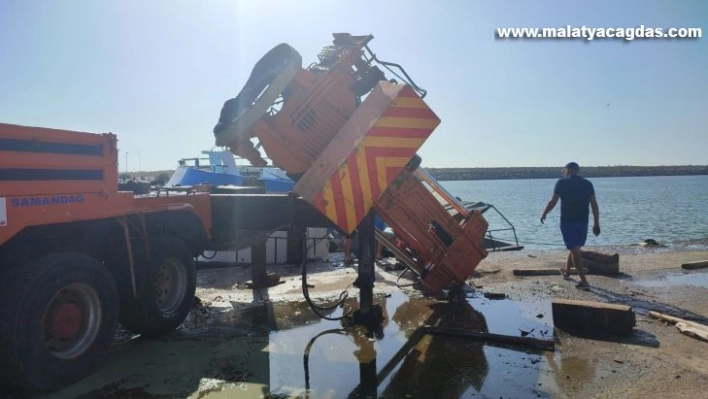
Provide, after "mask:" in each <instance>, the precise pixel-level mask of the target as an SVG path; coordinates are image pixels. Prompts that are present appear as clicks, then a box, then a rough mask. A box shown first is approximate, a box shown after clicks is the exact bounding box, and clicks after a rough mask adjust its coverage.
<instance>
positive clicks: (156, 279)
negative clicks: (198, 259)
mask: <svg viewBox="0 0 708 399" xmlns="http://www.w3.org/2000/svg"><path fill="white" fill-rule="evenodd" d="M136 267H144V268H145V270H144V272H145V274H144V275H145V276H146V280H145V281H144V282H143V284H140V285H139V286H140V287H142V289H141V291H140V292H138V297H137V298H133V297H132V295H126V298H124V299H123V302H122V303H121V313H120V322H121V324H122V325H123V327H125V328H127V329H128V330H130V331H132V332H134V333H138V334H143V335H147V336H156V335H160V334H162V333H165V332H168V331H171V330H174V329H175V328H177V327H178V326H179V325H180V324H182V322H183V321H184V319H185V317H187V313H189V309H190V308H191V306H192V301H193V300H194V291H195V290H196V287H197V272H196V269H195V266H194V258H193V257H192V254H191V253H190V252H189V250H188V249H187V245H186V244H185V243H184V241H182V240H180V239H178V238H175V237H156V238H155V239H153V240H152V243H151V245H150V261H149V262H147V263H146V264H144V265H136Z"/></svg>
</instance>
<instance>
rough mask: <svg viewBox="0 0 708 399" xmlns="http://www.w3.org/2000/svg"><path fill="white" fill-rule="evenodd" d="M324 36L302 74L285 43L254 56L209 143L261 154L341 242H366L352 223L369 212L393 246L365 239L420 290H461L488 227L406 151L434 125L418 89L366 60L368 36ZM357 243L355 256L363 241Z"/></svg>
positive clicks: (480, 255) (364, 230)
mask: <svg viewBox="0 0 708 399" xmlns="http://www.w3.org/2000/svg"><path fill="white" fill-rule="evenodd" d="M333 36H334V40H333V41H332V44H331V45H328V46H325V47H324V48H323V49H322V51H321V52H320V54H319V55H318V59H319V61H318V62H316V63H313V64H311V65H309V66H308V67H307V68H303V67H302V57H301V56H300V54H299V53H298V52H297V51H296V50H295V49H294V48H292V47H291V46H289V45H288V44H286V43H282V44H279V45H277V46H275V47H274V48H273V49H272V50H270V51H269V52H268V53H266V54H265V55H264V56H263V57H262V58H261V59H260V60H259V61H258V62H257V63H256V65H255V66H254V68H253V70H252V72H251V75H250V76H249V79H248V80H247V81H246V83H245V85H244V87H243V89H242V90H241V91H240V93H239V94H238V95H237V96H236V97H235V98H232V99H229V100H228V101H226V102H225V103H224V106H223V107H222V110H221V114H220V117H219V120H218V123H217V124H216V126H215V127H214V129H213V132H214V135H215V141H216V144H217V145H220V146H226V147H228V148H229V149H230V150H231V151H232V152H233V153H234V154H236V155H240V156H242V157H244V158H247V159H249V160H250V161H251V162H252V163H253V164H254V165H260V164H264V163H265V161H264V160H263V158H262V154H261V152H260V151H259V150H260V149H261V147H262V150H263V151H264V152H265V154H267V155H268V157H270V159H271V160H272V161H273V163H274V164H275V165H276V166H278V167H280V168H282V169H283V170H285V171H286V172H287V173H288V174H289V175H290V176H291V177H292V178H293V179H294V180H295V181H296V185H295V187H294V189H293V191H294V192H295V193H296V194H297V195H299V196H301V197H302V198H303V199H304V200H305V201H307V202H309V203H311V204H312V205H313V206H314V207H315V208H317V209H318V210H320V212H322V213H323V214H324V215H326V216H327V217H328V218H329V220H331V221H332V223H334V224H335V225H337V226H338V227H339V228H340V229H341V230H343V231H344V232H345V233H348V234H351V233H352V232H353V231H354V230H358V233H359V234H360V237H362V235H363V236H364V237H366V236H369V235H371V236H372V237H373V235H374V234H376V233H375V232H374V234H369V233H370V232H369V227H368V226H370V225H373V219H372V220H370V221H366V226H367V227H363V226H360V223H362V222H363V221H365V220H366V218H367V216H368V215H370V214H372V213H373V214H376V215H377V216H378V217H380V218H381V219H382V220H383V221H384V222H385V223H386V224H388V226H390V227H391V228H392V230H393V232H394V233H395V235H396V237H398V239H399V240H397V241H398V243H399V244H398V245H396V244H395V243H394V242H392V241H391V240H388V239H387V237H386V236H385V235H383V234H377V238H378V239H379V241H381V242H383V243H384V244H385V245H386V246H387V247H389V248H390V249H392V250H393V251H394V253H395V254H396V255H397V256H398V257H399V258H400V259H401V260H403V261H404V262H405V263H406V264H407V265H408V267H409V268H410V269H412V270H413V271H414V272H416V273H417V274H418V275H419V276H420V279H421V283H422V285H423V288H424V290H425V291H427V292H430V293H437V292H439V291H440V290H442V289H443V288H445V287H446V286H448V285H449V284H451V283H462V282H464V281H465V280H466V279H467V278H468V277H469V276H470V275H471V274H472V272H473V271H474V269H475V267H476V266H477V265H478V263H479V262H480V261H481V260H482V259H484V258H485V257H486V256H487V251H486V249H485V248H484V245H483V237H484V234H485V232H486V230H487V227H488V224H487V222H486V220H485V219H484V218H483V217H482V215H481V213H480V212H479V211H473V210H468V209H466V208H465V207H464V206H463V205H462V203H461V202H460V201H459V200H457V199H456V198H455V197H453V196H452V195H450V194H449V193H447V191H446V190H445V189H444V188H443V187H441V186H440V185H439V184H438V183H437V182H436V181H435V180H434V179H433V178H432V177H431V176H430V175H428V174H427V173H426V172H425V170H423V169H422V168H420V167H419V165H420V162H421V159H420V157H419V156H418V155H417V154H416V151H417V150H418V149H419V148H420V147H421V146H422V145H423V143H424V142H425V141H426V140H427V138H428V137H429V136H430V134H431V133H432V132H433V130H434V129H435V128H436V127H437V126H438V124H439V123H440V119H439V118H438V117H437V115H436V114H435V113H434V112H433V110H432V109H430V107H429V106H428V105H427V104H426V103H425V101H424V100H423V97H425V95H426V94H427V93H426V91H425V90H423V89H421V88H420V87H419V86H417V85H416V84H415V83H414V82H413V80H412V79H410V77H409V75H408V74H407V73H406V72H405V70H404V69H403V68H402V67H401V66H400V65H398V64H394V63H391V62H386V61H381V60H379V59H378V58H377V57H376V55H375V54H374V53H373V52H372V51H371V49H370V48H369V42H370V41H371V40H372V39H373V36H372V35H366V36H353V35H351V34H348V33H335V34H334V35H333ZM380 67H381V68H380ZM382 68H384V69H387V70H388V71H389V72H390V74H391V75H392V76H394V77H395V78H396V79H388V78H387V76H386V74H385V73H384V72H383V70H382ZM399 80H400V82H399ZM254 140H257V141H258V144H255V143H254ZM357 228H358V229H357ZM367 242H368V243H370V244H371V245H367V246H365V247H366V248H363V249H362V251H361V252H362V253H363V254H365V255H366V256H365V257H366V258H368V257H370V253H369V252H370V251H369V250H370V248H371V247H373V242H374V241H373V238H371V239H370V240H368V241H367ZM360 259H361V257H360ZM369 260H370V259H364V261H365V262H366V261H369ZM372 263H373V261H372V262H369V264H372ZM360 264H361V262H360ZM360 274H361V268H360ZM372 276H373V272H372V273H371V275H369V276H367V277H366V278H368V279H369V280H370V278H371V277H372ZM368 283H370V281H369V282H368Z"/></svg>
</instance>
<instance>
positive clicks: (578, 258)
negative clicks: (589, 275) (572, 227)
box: [570, 247, 590, 286]
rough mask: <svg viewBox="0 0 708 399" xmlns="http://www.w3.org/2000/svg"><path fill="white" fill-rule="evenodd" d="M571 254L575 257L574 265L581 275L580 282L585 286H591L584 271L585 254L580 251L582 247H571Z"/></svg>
mask: <svg viewBox="0 0 708 399" xmlns="http://www.w3.org/2000/svg"><path fill="white" fill-rule="evenodd" d="M570 254H571V256H572V258H573V259H572V260H573V266H575V270H577V271H578V276H580V282H581V283H582V284H583V285H585V286H590V284H589V283H588V280H587V279H586V278H585V272H584V271H583V255H582V253H581V252H580V247H575V248H573V249H571V250H570Z"/></svg>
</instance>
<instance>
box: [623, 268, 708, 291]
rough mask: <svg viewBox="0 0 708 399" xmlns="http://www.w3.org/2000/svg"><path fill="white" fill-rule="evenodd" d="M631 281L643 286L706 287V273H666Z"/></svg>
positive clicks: (707, 281) (707, 285)
mask: <svg viewBox="0 0 708 399" xmlns="http://www.w3.org/2000/svg"><path fill="white" fill-rule="evenodd" d="M632 283H633V284H637V285H641V286H644V287H675V286H678V285H692V286H696V287H702V288H708V273H702V272H686V273H667V274H665V275H662V276H661V277H657V278H655V279H651V280H633V281H632Z"/></svg>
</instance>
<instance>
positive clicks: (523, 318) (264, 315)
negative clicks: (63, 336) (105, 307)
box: [46, 292, 594, 399]
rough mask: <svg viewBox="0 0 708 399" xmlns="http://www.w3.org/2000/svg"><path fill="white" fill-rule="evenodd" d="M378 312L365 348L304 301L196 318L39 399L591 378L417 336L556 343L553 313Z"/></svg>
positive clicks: (486, 388)
mask: <svg viewBox="0 0 708 399" xmlns="http://www.w3.org/2000/svg"><path fill="white" fill-rule="evenodd" d="M349 301H350V302H348V304H349V305H352V306H356V300H355V299H354V298H350V299H349ZM376 302H377V303H379V304H380V305H381V306H382V309H383V312H384V317H385V321H384V324H383V331H382V332H381V333H380V334H377V335H375V336H374V337H371V338H370V337H368V336H367V335H366V334H365V331H364V330H363V329H361V328H355V327H348V328H345V327H343V325H342V323H341V322H340V321H330V320H325V319H322V318H320V317H318V316H317V315H315V314H314V313H313V312H312V310H311V309H310V308H309V306H308V305H307V304H306V303H305V302H304V301H302V302H298V303H272V302H266V303H265V304H264V305H263V306H262V307H259V308H256V309H249V310H226V309H228V308H218V309H216V308H210V309H208V311H204V310H197V311H196V312H195V313H197V316H195V315H190V317H189V318H188V320H187V322H186V323H185V326H184V327H183V328H181V329H180V330H178V331H175V332H174V333H172V334H169V335H168V336H165V337H162V338H161V339H153V340H151V339H146V338H142V337H139V338H136V339H131V340H126V341H125V342H123V343H117V344H115V345H114V347H113V348H112V351H111V353H110V354H109V355H108V356H107V359H106V360H105V361H104V363H103V364H102V366H101V368H100V369H99V370H98V371H97V372H95V373H94V374H93V375H91V376H89V377H87V378H86V379H84V380H83V381H81V382H79V383H77V384H75V385H73V386H70V387H68V388H66V389H64V390H62V391H60V392H56V393H54V394H52V395H48V396H46V397H47V398H77V397H79V398H93V397H103V398H113V397H131V398H163V397H183V398H190V399H201V398H205V399H219V398H234V397H238V398H290V397H307V398H342V397H366V396H370V397H378V398H400V397H445V398H468V397H479V396H482V397H500V396H502V397H504V398H508V397H512V398H513V397H517V398H526V397H555V396H557V395H558V394H559V393H561V392H563V391H562V389H563V386H564V385H563V384H567V382H565V381H564V380H563V378H565V377H559V374H558V373H559V371H561V370H563V369H568V368H571V369H582V370H584V371H582V370H581V371H582V372H578V371H577V370H575V371H573V373H574V375H578V376H582V375H587V378H589V379H591V378H593V376H594V368H593V366H592V365H588V364H582V365H579V366H578V365H574V364H573V361H572V359H571V360H562V359H561V357H560V356H559V354H558V353H557V352H553V351H550V352H549V351H545V352H544V351H540V350H535V349H530V348H528V347H519V346H517V347H514V346H509V345H500V344H492V343H484V342H482V341H479V340H477V339H473V338H458V337H449V336H442V335H437V334H433V335H430V334H420V333H419V332H416V331H417V330H418V328H420V327H422V326H435V327H441V328H454V329H463V330H465V331H469V332H489V333H494V334H503V335H512V336H517V337H518V336H529V337H535V338H552V335H553V325H552V314H551V308H550V303H541V302H539V303H533V302H532V303H518V302H514V301H511V300H508V299H504V300H489V299H486V298H484V297H483V296H482V294H481V293H473V295H472V297H470V298H466V299H464V298H463V299H460V300H456V301H451V302H440V301H435V300H432V299H426V298H422V297H408V296H407V295H406V294H405V293H403V292H395V293H393V294H392V295H390V296H388V297H385V296H383V295H377V296H376ZM342 311H343V310H342V309H340V308H337V309H335V310H334V311H333V312H331V313H330V314H329V315H328V316H330V317H337V316H340V315H341V314H342ZM581 366H582V367H581ZM574 381H576V382H577V381H579V380H578V379H577V378H576V379H575V380H574Z"/></svg>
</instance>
